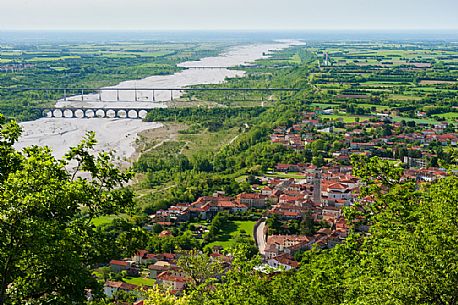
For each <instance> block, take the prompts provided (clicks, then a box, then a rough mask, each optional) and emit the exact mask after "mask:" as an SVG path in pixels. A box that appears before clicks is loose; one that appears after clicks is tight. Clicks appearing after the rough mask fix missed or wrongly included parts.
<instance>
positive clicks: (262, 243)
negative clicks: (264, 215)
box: [256, 219, 266, 255]
mask: <svg viewBox="0 0 458 305" xmlns="http://www.w3.org/2000/svg"><path fill="white" fill-rule="evenodd" d="M265 227H266V220H265V219H264V220H263V221H262V222H260V223H259V226H258V227H257V229H256V241H257V246H258V250H259V253H261V254H262V255H264V253H265V251H264V250H265V249H266V235H265V234H264V228H265Z"/></svg>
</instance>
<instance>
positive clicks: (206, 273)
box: [177, 250, 224, 286]
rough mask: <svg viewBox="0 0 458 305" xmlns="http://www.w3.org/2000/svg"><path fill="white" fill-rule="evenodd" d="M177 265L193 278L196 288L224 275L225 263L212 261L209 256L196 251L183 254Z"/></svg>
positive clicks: (216, 260)
mask: <svg viewBox="0 0 458 305" xmlns="http://www.w3.org/2000/svg"><path fill="white" fill-rule="evenodd" d="M183 254H184V255H182V256H180V258H179V259H178V262H177V265H178V266H179V267H181V269H183V271H184V272H185V273H186V274H187V275H188V276H189V277H190V278H191V280H192V284H193V285H194V286H199V285H201V284H203V283H205V282H206V281H207V280H208V279H211V278H215V277H218V276H221V275H222V274H223V270H224V268H223V262H222V261H220V260H218V259H212V258H211V257H209V256H208V255H207V254H202V253H198V252H197V251H196V250H192V251H187V252H185V253H183Z"/></svg>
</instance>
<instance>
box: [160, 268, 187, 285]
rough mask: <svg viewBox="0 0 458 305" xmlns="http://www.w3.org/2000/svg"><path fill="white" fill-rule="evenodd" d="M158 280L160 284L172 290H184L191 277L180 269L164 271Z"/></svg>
mask: <svg viewBox="0 0 458 305" xmlns="http://www.w3.org/2000/svg"><path fill="white" fill-rule="evenodd" d="M156 280H157V282H158V283H159V284H161V285H163V286H164V287H165V288H167V289H171V290H183V289H184V288H185V287H186V283H188V282H189V281H190V278H189V277H187V275H186V274H185V273H184V272H181V271H178V270H172V271H164V272H162V273H160V274H158V275H157V277H156Z"/></svg>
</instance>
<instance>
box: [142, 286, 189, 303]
mask: <svg viewBox="0 0 458 305" xmlns="http://www.w3.org/2000/svg"><path fill="white" fill-rule="evenodd" d="M143 303H144V304H145V305H188V304H189V301H188V297H187V296H183V297H176V296H174V295H172V294H171V293H170V292H169V291H165V292H164V291H161V290H160V289H159V287H158V286H156V287H155V288H154V289H150V290H148V292H147V298H146V299H145V300H144V302H143Z"/></svg>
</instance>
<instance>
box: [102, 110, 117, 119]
mask: <svg viewBox="0 0 458 305" xmlns="http://www.w3.org/2000/svg"><path fill="white" fill-rule="evenodd" d="M117 116H118V111H117V110H115V109H105V117H106V118H116V117H117Z"/></svg>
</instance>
